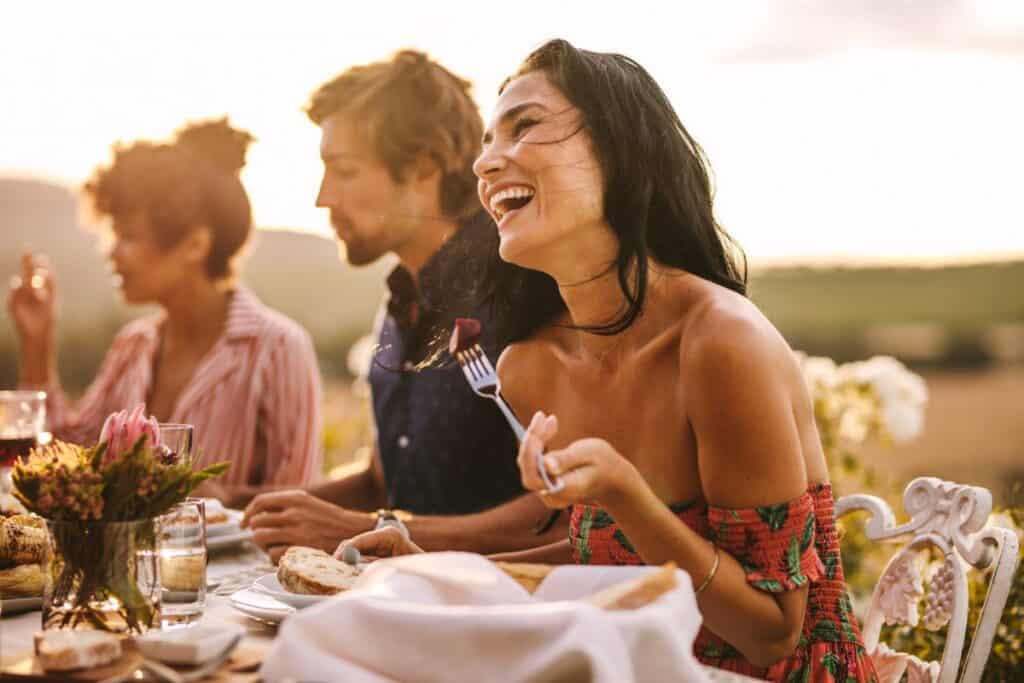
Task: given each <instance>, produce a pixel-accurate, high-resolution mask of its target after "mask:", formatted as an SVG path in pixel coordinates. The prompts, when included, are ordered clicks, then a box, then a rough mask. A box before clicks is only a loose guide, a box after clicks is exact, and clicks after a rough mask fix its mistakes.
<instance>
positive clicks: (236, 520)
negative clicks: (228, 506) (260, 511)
mask: <svg viewBox="0 0 1024 683" xmlns="http://www.w3.org/2000/svg"><path fill="white" fill-rule="evenodd" d="M224 512H226V513H227V515H228V520H227V521H226V522H217V523H216V524H209V523H207V525H206V537H207V539H209V538H210V537H212V536H226V535H228V534H233V533H238V530H239V529H240V528H241V527H240V526H239V524H240V523H241V521H242V516H243V514H244V513H243V512H242V511H241V510H225V511H224Z"/></svg>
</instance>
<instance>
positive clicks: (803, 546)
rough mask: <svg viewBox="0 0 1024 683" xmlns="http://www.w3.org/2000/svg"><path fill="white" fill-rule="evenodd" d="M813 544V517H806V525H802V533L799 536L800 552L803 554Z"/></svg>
mask: <svg viewBox="0 0 1024 683" xmlns="http://www.w3.org/2000/svg"><path fill="white" fill-rule="evenodd" d="M813 542H814V515H807V523H806V524H804V533H803V535H801V536H800V552H801V553H803V552H804V551H806V550H807V549H808V548H810V547H811V543H813Z"/></svg>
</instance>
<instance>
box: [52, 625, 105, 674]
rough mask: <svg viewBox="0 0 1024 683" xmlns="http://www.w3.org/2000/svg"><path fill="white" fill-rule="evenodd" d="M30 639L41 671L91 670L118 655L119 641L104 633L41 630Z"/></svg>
mask: <svg viewBox="0 0 1024 683" xmlns="http://www.w3.org/2000/svg"><path fill="white" fill-rule="evenodd" d="M33 638H34V641H35V650H36V659H37V660H38V661H39V666H41V667H42V668H43V670H45V671H71V670H73V669H91V668H93V667H97V666H103V665H105V664H110V663H111V662H113V661H114V660H116V659H118V658H119V657H120V656H121V639H120V638H118V637H117V636H116V635H114V634H113V633H106V632H105V631H70V630H66V631H43V632H42V633H36V634H35V636H33Z"/></svg>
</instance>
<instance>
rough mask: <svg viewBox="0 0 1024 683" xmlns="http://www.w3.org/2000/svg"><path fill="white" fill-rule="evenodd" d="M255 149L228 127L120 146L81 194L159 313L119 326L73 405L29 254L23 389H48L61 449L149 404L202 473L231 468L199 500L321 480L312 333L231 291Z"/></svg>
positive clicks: (241, 498) (20, 290)
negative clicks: (192, 445)
mask: <svg viewBox="0 0 1024 683" xmlns="http://www.w3.org/2000/svg"><path fill="white" fill-rule="evenodd" d="M251 140H252V137H251V136H250V135H249V134H248V133H245V132H243V131H239V130H235V129H233V128H231V127H230V126H229V125H228V123H227V121H226V120H221V121H210V122H202V123H197V124H192V125H189V126H186V127H185V128H183V129H182V130H181V131H179V132H178V133H177V135H176V137H175V139H174V140H173V141H172V142H170V143H155V142H148V141H139V142H134V143H132V144H130V145H127V146H122V145H117V146H115V147H114V160H113V163H112V164H110V165H109V166H104V167H101V168H99V169H98V170H97V171H96V173H95V174H94V175H93V177H92V178H91V179H90V180H89V181H88V183H87V184H86V185H85V192H84V193H85V195H86V198H87V199H88V200H90V203H91V204H92V207H93V208H94V209H95V210H96V213H97V214H99V215H100V216H101V217H104V218H107V219H109V221H110V224H111V237H112V245H111V250H110V255H109V256H110V261H111V264H112V266H113V269H114V270H115V271H116V272H117V275H118V278H119V281H120V287H121V292H122V294H123V296H124V299H125V301H126V302H128V303H130V304H156V305H157V306H159V307H160V308H161V309H162V310H161V312H160V313H158V314H157V315H154V316H149V317H144V318H141V319H139V320H136V321H134V322H132V323H130V324H128V325H127V326H125V327H124V329H122V330H121V331H120V333H119V334H118V335H117V337H116V338H115V340H114V343H113V345H112V347H111V348H110V350H109V351H108V352H107V355H106V358H105V359H104V361H103V365H102V366H101V367H100V370H99V374H98V376H97V377H96V378H95V380H94V381H93V383H92V384H91V385H90V387H89V389H88V390H87V391H86V392H85V395H84V396H83V397H82V399H81V400H80V401H79V402H78V403H77V405H76V406H74V407H73V406H72V404H71V403H70V402H69V401H68V400H67V399H66V397H65V395H64V392H63V391H62V390H61V387H60V379H59V376H58V374H57V369H56V349H55V343H56V342H55V340H56V284H55V281H54V277H53V273H52V272H51V271H50V270H49V269H48V268H47V267H45V266H44V265H43V263H42V262H41V260H39V259H36V258H34V257H33V256H32V255H30V254H29V255H26V256H25V258H24V263H23V268H22V270H23V272H22V275H21V277H20V278H16V280H15V282H14V285H13V287H12V289H11V292H10V296H9V300H8V308H9V310H10V313H11V318H12V319H13V320H14V323H15V327H16V329H17V332H18V336H19V340H20V346H21V357H20V380H21V381H20V384H21V385H22V386H23V387H25V388H39V389H44V390H46V392H47V393H48V400H47V408H48V414H49V425H50V429H51V430H52V431H53V432H54V434H55V436H57V437H58V438H62V439H66V440H71V441H78V442H83V443H92V442H93V441H95V440H96V438H97V437H98V436H99V432H100V427H101V425H102V424H103V420H104V419H105V418H106V416H107V415H108V414H109V413H112V412H115V411H118V410H122V409H126V408H128V409H130V408H134V407H135V406H136V405H138V404H145V405H146V406H147V412H148V413H151V414H153V415H155V416H156V417H157V418H158V419H159V420H160V421H161V422H179V423H190V424H193V425H195V428H196V447H197V449H198V451H199V454H200V457H201V462H202V463H204V464H208V463H209V462H216V461H219V460H228V461H230V462H231V469H230V470H229V471H228V472H227V473H226V474H225V475H224V476H223V477H222V478H221V479H219V480H218V482H217V483H216V484H213V483H212V482H207V483H206V484H204V486H205V487H207V488H206V490H205V491H200V493H201V494H202V495H213V496H217V497H219V498H221V499H223V500H224V501H225V502H226V503H228V504H232V505H240V504H243V503H244V502H246V501H247V500H248V499H249V498H251V497H252V496H253V495H255V493H257V492H258V491H260V490H261V489H263V488H266V487H268V486H299V485H304V484H307V483H310V482H311V481H312V479H313V477H314V475H315V474H316V473H317V472H318V471H319V467H320V460H321V456H320V443H319V441H320V440H319V433H320V431H319V430H320V398H321V397H320V393H321V391H320V374H319V369H318V367H317V361H316V356H315V354H314V352H313V345H312V342H311V340H310V338H309V335H308V333H306V331H305V330H304V329H302V328H301V327H300V326H299V325H298V324H296V323H295V322H293V321H292V320H289V319H288V318H286V317H284V316H283V315H281V314H280V313H277V312H276V311H273V310H271V309H269V308H267V307H266V306H264V305H263V304H262V303H260V301H259V300H258V299H256V297H255V296H254V295H253V294H252V293H251V292H249V291H248V290H246V289H245V288H243V287H240V286H238V285H237V284H236V283H235V280H234V271H233V265H234V261H235V260H236V259H235V257H236V256H237V254H238V252H239V250H240V249H241V248H242V247H243V245H244V244H245V242H246V241H247V239H248V237H249V234H250V232H251V229H252V217H251V211H250V208H249V198H248V196H247V195H246V192H245V188H244V187H243V186H242V183H241V181H240V180H239V173H240V171H241V169H242V166H243V165H244V163H245V155H246V150H247V147H248V145H249V142H250V141H251Z"/></svg>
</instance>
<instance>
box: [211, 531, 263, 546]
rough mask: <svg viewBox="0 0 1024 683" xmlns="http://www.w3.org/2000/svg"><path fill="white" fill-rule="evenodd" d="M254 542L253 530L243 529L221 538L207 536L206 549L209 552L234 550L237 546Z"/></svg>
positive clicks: (223, 535)
mask: <svg viewBox="0 0 1024 683" xmlns="http://www.w3.org/2000/svg"><path fill="white" fill-rule="evenodd" d="M251 540H252V529H241V530H240V531H236V532H234V533H232V534H222V535H220V536H207V537H206V549H207V550H221V549H223V548H232V547H234V546H236V545H241V544H243V543H245V542H246V541H251Z"/></svg>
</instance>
